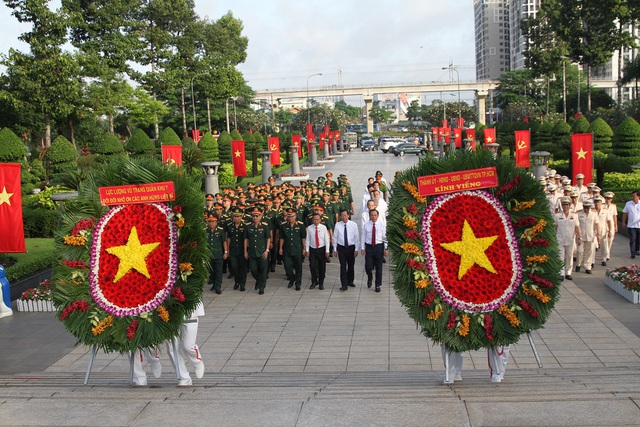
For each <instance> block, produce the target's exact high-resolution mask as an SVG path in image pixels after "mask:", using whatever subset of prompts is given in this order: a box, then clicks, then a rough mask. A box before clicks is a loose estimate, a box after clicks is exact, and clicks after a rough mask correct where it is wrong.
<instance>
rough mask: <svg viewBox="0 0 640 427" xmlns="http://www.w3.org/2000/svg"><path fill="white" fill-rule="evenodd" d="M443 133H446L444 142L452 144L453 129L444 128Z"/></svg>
mask: <svg viewBox="0 0 640 427" xmlns="http://www.w3.org/2000/svg"><path fill="white" fill-rule="evenodd" d="M442 132H443V133H444V142H445V143H447V144H449V143H450V142H451V128H448V127H445V128H442Z"/></svg>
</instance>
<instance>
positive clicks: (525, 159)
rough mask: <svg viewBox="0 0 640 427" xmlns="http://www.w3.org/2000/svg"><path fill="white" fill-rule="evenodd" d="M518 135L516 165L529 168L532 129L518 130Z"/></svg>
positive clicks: (516, 132)
mask: <svg viewBox="0 0 640 427" xmlns="http://www.w3.org/2000/svg"><path fill="white" fill-rule="evenodd" d="M514 133H515V136H516V167H519V168H528V167H530V166H531V164H530V159H529V153H530V151H531V131H529V130H517V131H515V132H514Z"/></svg>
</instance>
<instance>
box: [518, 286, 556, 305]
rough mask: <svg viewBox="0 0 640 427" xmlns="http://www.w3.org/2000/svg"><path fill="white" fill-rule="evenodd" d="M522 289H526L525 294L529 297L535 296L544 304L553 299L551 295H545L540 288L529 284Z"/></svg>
mask: <svg viewBox="0 0 640 427" xmlns="http://www.w3.org/2000/svg"><path fill="white" fill-rule="evenodd" d="M522 289H523V290H524V294H525V295H527V296H529V297H534V298H535V299H537V300H538V301H540V302H541V303H543V304H546V303H548V302H549V301H551V297H550V296H549V295H545V293H544V292H542V291H541V290H540V289H533V288H532V287H530V286H527V285H523V286H522Z"/></svg>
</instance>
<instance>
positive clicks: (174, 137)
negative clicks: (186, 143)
mask: <svg viewBox="0 0 640 427" xmlns="http://www.w3.org/2000/svg"><path fill="white" fill-rule="evenodd" d="M163 145H182V141H180V137H179V136H178V134H177V133H176V132H175V131H174V130H173V129H171V128H170V127H168V126H167V127H166V128H164V129H163V130H162V132H160V136H159V137H158V140H157V141H156V147H162V146H163Z"/></svg>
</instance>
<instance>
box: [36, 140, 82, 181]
mask: <svg viewBox="0 0 640 427" xmlns="http://www.w3.org/2000/svg"><path fill="white" fill-rule="evenodd" d="M77 158H78V152H77V151H76V149H75V147H74V146H73V144H71V143H70V142H69V140H68V139H67V138H65V137H64V136H62V135H60V136H58V137H57V138H56V139H55V140H54V141H53V142H52V143H51V146H50V147H49V149H48V150H47V152H46V153H45V155H44V160H45V162H47V165H48V169H49V172H50V174H56V173H59V172H63V171H66V170H70V169H74V168H76V167H77V164H76V159H77Z"/></svg>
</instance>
